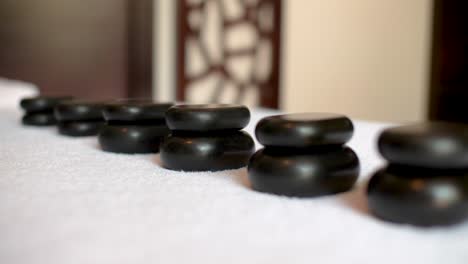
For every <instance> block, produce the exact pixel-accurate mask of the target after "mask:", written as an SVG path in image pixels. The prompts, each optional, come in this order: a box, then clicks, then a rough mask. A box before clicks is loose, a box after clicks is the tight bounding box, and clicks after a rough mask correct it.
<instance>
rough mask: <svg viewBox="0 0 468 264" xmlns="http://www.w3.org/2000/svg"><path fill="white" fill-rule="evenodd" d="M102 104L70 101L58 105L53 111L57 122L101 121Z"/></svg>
mask: <svg viewBox="0 0 468 264" xmlns="http://www.w3.org/2000/svg"><path fill="white" fill-rule="evenodd" d="M103 108H104V104H102V103H96V102H87V101H70V102H64V103H60V104H59V105H58V106H56V107H55V109H54V114H55V117H56V118H57V120H58V121H78V120H96V121H98V120H102V121H104V117H103V116H102V110H103Z"/></svg>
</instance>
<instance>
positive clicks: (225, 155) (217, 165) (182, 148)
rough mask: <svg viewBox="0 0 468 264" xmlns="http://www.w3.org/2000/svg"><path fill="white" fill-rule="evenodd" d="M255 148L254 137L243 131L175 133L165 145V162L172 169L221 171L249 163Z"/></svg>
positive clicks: (163, 161) (163, 149)
mask: <svg viewBox="0 0 468 264" xmlns="http://www.w3.org/2000/svg"><path fill="white" fill-rule="evenodd" d="M254 151H255V144H254V141H253V139H252V137H251V136H250V135H249V134H247V133H246V132H243V131H234V132H232V133H220V134H212V135H199V136H193V135H185V134H178V133H173V134H172V135H170V136H169V137H167V138H165V139H164V142H163V143H162V144H161V161H162V164H163V166H164V167H165V168H167V169H171V170H177V171H219V170H228V169H237V168H241V167H244V166H246V165H247V162H248V160H249V157H250V156H251V155H252V154H253V153H254Z"/></svg>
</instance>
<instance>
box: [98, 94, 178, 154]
mask: <svg viewBox="0 0 468 264" xmlns="http://www.w3.org/2000/svg"><path fill="white" fill-rule="evenodd" d="M172 105H173V104H172V103H155V102H153V101H151V100H121V101H117V102H115V103H111V104H107V105H106V106H105V107H104V110H103V116H104V119H105V120H106V124H105V125H104V126H103V127H102V129H101V131H100V132H99V136H98V140H99V143H100V145H101V148H102V149H103V150H104V151H109V152H117V153H128V154H133V153H157V152H158V151H159V145H160V143H161V141H162V139H163V138H164V137H165V136H167V135H168V134H169V128H168V127H167V126H166V122H165V119H164V113H165V112H166V111H167V109H169V107H171V106H172Z"/></svg>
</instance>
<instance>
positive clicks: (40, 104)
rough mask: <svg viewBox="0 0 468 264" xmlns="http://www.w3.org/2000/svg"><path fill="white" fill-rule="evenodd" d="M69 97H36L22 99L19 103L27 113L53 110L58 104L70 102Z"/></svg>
mask: <svg viewBox="0 0 468 264" xmlns="http://www.w3.org/2000/svg"><path fill="white" fill-rule="evenodd" d="M71 99H72V97H70V96H60V97H47V96H36V97H29V98H24V99H22V100H21V101H20V106H21V108H23V109H24V110H25V111H26V112H28V113H33V112H42V111H47V110H53V109H54V107H56V106H57V105H58V104H60V103H62V102H65V101H68V100H71Z"/></svg>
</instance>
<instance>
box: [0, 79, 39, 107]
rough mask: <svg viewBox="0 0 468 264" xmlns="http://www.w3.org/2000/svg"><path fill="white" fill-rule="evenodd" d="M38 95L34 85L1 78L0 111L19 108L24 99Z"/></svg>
mask: <svg viewBox="0 0 468 264" xmlns="http://www.w3.org/2000/svg"><path fill="white" fill-rule="evenodd" d="M38 93H39V90H38V89H37V86H35V85H34V84H31V83H26V82H21V81H14V80H9V79H5V78H0V109H7V108H15V107H18V105H19V102H20V100H21V99H22V98H24V97H30V96H34V95H37V94H38Z"/></svg>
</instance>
